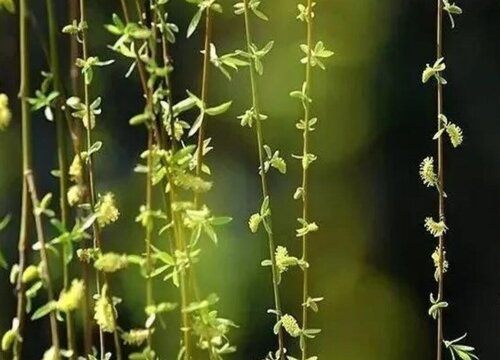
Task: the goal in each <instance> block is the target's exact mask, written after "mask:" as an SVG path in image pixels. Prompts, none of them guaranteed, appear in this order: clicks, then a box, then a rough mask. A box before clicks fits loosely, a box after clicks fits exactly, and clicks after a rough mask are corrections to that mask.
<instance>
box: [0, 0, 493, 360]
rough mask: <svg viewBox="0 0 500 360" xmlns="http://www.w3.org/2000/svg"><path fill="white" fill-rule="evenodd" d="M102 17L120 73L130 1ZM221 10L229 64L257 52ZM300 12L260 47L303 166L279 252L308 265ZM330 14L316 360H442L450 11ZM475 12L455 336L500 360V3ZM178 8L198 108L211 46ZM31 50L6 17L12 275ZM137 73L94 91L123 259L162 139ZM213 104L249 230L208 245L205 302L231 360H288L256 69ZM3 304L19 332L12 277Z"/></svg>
mask: <svg viewBox="0 0 500 360" xmlns="http://www.w3.org/2000/svg"><path fill="white" fill-rule="evenodd" d="M31 3H32V6H33V16H34V19H35V20H36V24H37V30H36V35H34V36H33V44H32V67H31V68H32V79H33V84H32V92H33V91H34V89H35V87H37V86H38V84H39V82H40V75H39V73H40V71H41V70H45V69H46V68H47V64H46V62H45V57H44V55H43V52H42V48H41V47H40V40H43V41H45V37H46V32H45V20H44V17H45V12H44V4H43V3H44V2H42V1H31ZM88 3H89V16H88V22H89V26H90V33H91V34H90V39H91V40H90V41H91V44H90V45H91V55H99V57H100V58H101V59H109V58H114V57H115V54H113V53H112V52H111V51H110V50H108V49H107V48H106V45H107V44H109V43H112V41H113V38H112V36H111V35H110V34H108V33H107V32H106V31H105V30H104V28H103V26H102V25H103V24H104V23H108V22H110V18H111V14H112V13H113V12H114V11H117V9H118V1H111V0H108V1H92V0H89V1H88ZM221 3H222V5H223V6H224V8H225V13H224V14H223V15H220V16H217V18H216V20H215V23H214V42H215V44H216V45H217V49H218V51H219V54H223V53H226V52H230V51H233V50H234V49H237V48H243V46H244V38H243V19H242V18H241V17H236V16H235V15H233V14H232V11H231V10H232V5H233V2H232V1H231V2H230V1H225V0H223V1H221ZM296 3H297V2H296V1H289V0H267V1H263V4H262V9H263V10H264V11H265V12H266V13H267V14H268V15H269V17H270V19H271V21H269V22H268V23H264V22H256V23H255V25H254V29H255V35H254V36H255V41H256V43H258V44H259V45H264V44H265V43H266V42H267V41H269V40H274V41H275V47H274V49H273V50H272V52H271V53H270V55H269V56H268V57H267V58H266V59H265V64H264V66H265V74H264V76H263V77H261V78H260V79H259V82H260V88H261V102H262V108H263V112H264V113H266V114H267V115H269V120H267V121H266V123H265V133H266V138H267V143H268V144H270V145H271V147H272V148H273V149H274V148H279V149H280V150H281V153H282V154H283V155H285V156H286V159H287V160H288V163H289V172H288V174H287V175H286V176H281V175H278V174H275V173H272V174H271V191H272V198H273V204H274V207H273V214H274V224H275V234H276V238H277V241H278V242H279V243H280V244H283V245H286V246H287V247H288V248H289V249H290V251H291V253H292V254H298V253H299V250H300V249H299V246H300V242H299V241H298V240H297V238H295V226H296V218H297V217H298V216H299V214H300V209H299V207H298V206H299V205H298V203H297V202H294V201H293V199H292V194H293V192H294V190H295V188H296V187H297V185H298V184H299V181H300V168H299V163H298V162H296V161H293V160H292V159H291V154H292V153H297V152H299V151H300V149H301V141H302V138H301V134H300V133H299V132H298V131H297V130H296V129H295V122H296V121H297V119H298V118H299V117H300V116H301V109H300V108H299V107H298V106H297V102H296V101H294V100H293V99H291V98H290V97H289V96H288V93H289V92H290V91H291V90H295V89H297V88H299V87H300V85H301V83H302V79H303V75H304V74H303V72H304V71H303V66H302V65H301V64H300V63H299V59H300V58H301V56H302V53H301V51H300V49H299V48H298V45H299V44H301V43H303V42H304V36H305V29H304V27H303V24H302V23H300V22H298V21H296V20H295V16H296V15H297V11H296ZM317 3H318V4H317V7H316V8H317V11H316V19H315V38H316V39H317V40H323V41H324V42H325V44H326V45H327V47H328V48H330V49H332V50H334V51H335V56H334V57H332V58H331V59H330V61H328V65H327V71H325V72H322V71H321V70H319V69H318V70H317V71H315V72H314V85H313V94H314V100H315V101H314V116H318V118H319V123H318V126H317V131H316V132H315V133H313V136H312V151H313V152H314V153H315V154H317V155H318V156H319V160H318V161H317V162H315V164H314V166H313V167H312V168H311V176H312V180H311V181H312V183H311V187H312V189H313V190H312V199H311V204H312V208H311V213H312V217H313V219H314V220H315V221H317V222H318V224H319V225H320V232H318V233H317V234H314V236H313V238H312V239H311V243H310V246H311V257H312V258H311V265H312V267H311V278H312V285H311V286H312V293H313V295H314V296H325V298H326V300H325V301H324V302H323V303H322V306H321V311H320V313H319V314H317V315H313V316H312V320H311V323H312V325H313V326H314V327H321V328H322V329H323V333H322V334H321V335H320V336H319V337H318V339H317V340H315V341H314V342H313V343H312V344H313V345H311V348H312V349H313V351H314V353H317V354H318V355H319V356H320V358H321V359H328V360H330V359H348V360H364V359H370V360H391V359H394V360H396V359H407V360H413V359H415V360H416V359H425V358H430V357H432V356H433V349H434V332H435V330H434V327H435V324H434V322H433V321H432V319H431V318H430V317H429V316H427V308H428V298H429V293H430V292H431V291H434V288H435V283H434V281H433V272H434V268H433V263H432V260H431V258H430V255H431V253H432V251H433V249H434V246H435V242H434V240H433V239H432V238H431V237H430V236H428V235H427V234H426V233H425V230H424V227H423V219H424V218H425V217H426V216H429V215H431V214H434V211H435V208H436V199H435V196H434V193H433V192H432V191H428V190H427V189H426V188H425V187H424V186H423V185H422V184H421V183H420V181H419V178H418V172H417V170H418V165H419V163H420V161H421V159H422V158H424V157H425V156H428V155H432V154H434V151H435V143H434V142H433V141H432V140H431V138H432V135H433V134H434V129H435V121H434V119H435V91H434V87H433V86H432V85H427V86H423V85H422V84H421V81H420V75H421V71H422V69H423V67H424V66H425V63H431V62H433V61H434V60H435V50H434V49H435V45H434V41H435V21H434V19H435V1H431V0H428V1H421V0H420V1H417V0H405V1H401V0H359V1H352V0H329V1H317ZM59 5H60V6H58V9H57V10H58V16H59V18H60V21H59V23H60V24H61V26H62V25H63V24H65V23H67V22H68V21H67V20H66V19H67V13H68V9H67V1H62V0H60V1H59ZM459 5H460V6H461V7H462V8H463V10H464V15H462V16H460V17H459V18H457V19H456V20H457V28H456V29H454V30H451V29H449V26H448V25H449V22H448V21H447V19H445V20H446V21H445V24H446V31H445V54H446V63H447V65H448V69H447V70H446V78H447V79H448V81H449V85H447V86H446V87H445V112H446V114H447V115H448V117H449V118H450V119H452V121H454V122H456V123H458V124H459V125H460V126H462V128H463V129H464V133H465V142H464V146H463V147H461V148H459V149H458V150H455V151H452V150H451V149H450V148H449V147H447V149H446V152H445V157H446V158H445V159H446V189H447V194H448V204H447V215H448V216H447V223H448V225H449V226H450V228H451V230H450V231H449V236H448V249H447V251H448V258H449V261H450V272H449V274H448V276H447V277H446V285H445V286H446V289H445V293H446V298H447V300H448V301H449V302H450V308H449V309H448V310H446V312H445V316H446V318H445V334H446V337H448V338H456V337H458V336H460V335H462V334H463V332H465V331H467V332H468V333H469V337H468V339H469V340H468V342H470V343H471V344H474V345H475V346H476V347H477V348H478V350H477V354H478V355H479V356H480V357H481V358H482V359H494V358H496V357H498V354H500V342H499V341H498V336H499V334H500V291H499V290H500V272H499V271H498V269H499V268H500V243H499V240H500V237H499V235H500V231H499V230H500V227H499V225H498V218H499V215H500V211H499V210H500V208H499V199H500V196H499V195H500V187H499V183H500V151H499V146H498V142H499V140H500V138H499V134H500V132H499V131H500V126H499V121H498V120H499V119H498V116H499V110H500V109H499V108H500V41H498V36H499V33H500V22H499V21H498V19H499V16H500V2H498V1H497V0H475V1H472V0H461V1H460V4H459ZM170 9H171V10H170V16H169V20H170V21H172V22H174V23H176V24H178V25H179V26H180V28H181V34H180V35H179V37H178V42H177V44H175V45H174V46H173V47H172V56H173V59H174V66H175V72H174V74H173V82H174V96H175V98H176V99H182V98H183V97H184V96H185V90H186V89H190V90H192V91H194V92H199V86H200V85H199V84H200V76H201V74H200V69H201V60H202V56H201V54H200V53H199V50H200V48H201V46H202V39H201V37H200V34H199V33H197V34H196V35H195V36H193V37H192V38H191V39H189V40H185V39H184V36H183V35H184V34H185V29H186V27H187V24H188V23H189V20H190V18H191V16H192V14H193V13H194V8H193V6H191V5H189V4H187V3H186V2H184V1H180V0H172V1H171V4H170ZM17 36H18V30H17V19H16V17H13V16H10V15H8V14H6V13H5V12H2V13H0V92H5V93H7V94H8V95H9V97H10V99H11V106H12V110H13V113H14V121H13V124H12V126H11V128H10V129H9V130H8V131H7V132H2V133H0V215H3V214H5V213H12V214H13V215H14V219H13V220H14V221H13V222H12V223H11V226H9V229H8V231H6V232H4V233H2V235H1V237H0V247H1V249H2V250H3V251H4V252H5V253H6V254H7V255H8V259H9V261H10V263H11V264H12V263H13V262H15V261H16V241H17V230H16V229H17V227H18V223H19V220H18V215H17V214H19V210H20V209H19V204H20V189H21V177H20V175H21V168H20V166H21V157H20V126H19V106H18V104H17V103H16V101H15V96H16V93H17V87H18V75H17V73H18V66H17V64H18V45H17ZM60 41H61V44H62V46H63V53H64V54H67V53H68V40H67V37H65V36H62V35H61V36H60ZM68 57H69V55H68ZM65 63H66V65H68V63H69V60H68V61H66V62H65ZM127 66H128V64H127V63H125V62H123V61H122V60H121V59H119V60H118V61H117V63H115V64H114V65H113V66H110V67H108V68H106V69H105V70H98V72H97V74H96V81H95V83H94V89H93V92H94V94H96V95H97V94H98V95H100V96H102V97H103V115H102V116H101V117H100V118H99V119H98V126H97V134H96V136H95V138H96V139H99V140H102V141H103V142H104V144H105V145H104V148H103V150H102V151H101V152H100V154H99V157H98V159H97V170H96V172H97V178H98V180H97V184H98V190H99V191H102V192H105V191H113V192H115V193H116V194H117V198H118V203H119V207H120V211H121V213H122V216H121V218H120V220H119V221H118V222H117V224H116V225H115V226H112V227H110V228H109V230H108V229H106V231H105V235H104V238H105V242H104V247H105V249H106V250H113V251H118V252H134V251H135V252H138V251H142V247H143V230H142V228H141V227H140V226H139V225H138V224H136V223H135V222H134V218H135V216H136V214H137V212H138V208H139V206H140V204H141V203H142V202H143V198H144V193H143V188H144V186H143V182H144V180H143V178H142V177H141V176H140V175H137V174H135V173H134V172H133V168H134V166H135V164H136V162H137V160H138V154H139V153H140V151H141V149H143V148H144V147H145V146H146V145H145V140H146V134H145V132H144V131H143V129H140V128H132V127H130V126H129V125H128V119H129V118H130V117H131V116H132V115H134V114H136V113H139V112H141V111H142V106H143V101H142V99H141V97H140V96H141V95H140V88H139V84H138V82H137V79H136V77H135V76H134V77H133V79H125V78H124V76H123V75H124V73H125V72H126V69H127ZM67 80H68V81H69V78H68V79H67ZM209 93H210V95H209V102H210V103H213V104H216V103H220V102H222V101H226V100H228V99H233V100H234V102H233V106H232V107H231V109H230V112H229V113H227V114H225V115H224V116H222V117H219V118H213V119H210V122H208V123H207V133H208V136H210V137H212V143H213V145H214V146H215V151H214V152H213V153H211V155H210V156H209V158H208V162H209V163H210V165H211V166H212V170H213V178H214V181H215V187H214V189H213V190H212V192H211V193H210V194H209V196H208V199H207V201H208V202H209V204H210V205H211V207H212V208H213V211H214V212H215V213H217V214H230V215H231V216H233V218H234V220H233V222H232V223H231V224H230V225H229V226H228V227H226V228H225V229H224V231H223V234H222V236H221V239H222V240H221V241H220V244H219V246H218V247H217V248H215V247H214V246H212V244H211V243H208V242H206V243H204V244H203V254H202V261H201V263H200V264H199V266H198V268H199V270H198V272H199V274H200V277H201V279H200V283H201V284H202V289H203V291H204V293H206V294H208V293H210V292H217V293H218V294H219V295H220V297H221V301H220V303H219V305H218V308H219V309H220V314H221V315H222V316H224V317H229V318H231V319H233V320H234V321H235V322H236V323H237V324H238V325H239V328H238V329H236V330H234V331H233V333H232V341H233V342H234V343H235V344H236V345H237V346H238V349H239V350H238V352H237V353H236V354H234V355H231V356H229V357H228V358H230V359H245V360H247V359H261V358H263V357H264V356H265V354H266V353H267V352H268V351H269V350H272V349H273V348H274V337H273V335H272V324H273V318H272V317H271V316H269V315H267V314H266V309H268V308H271V307H272V290H271V286H270V285H271V282H270V274H269V272H268V269H266V268H262V267H260V265H259V264H260V261H261V260H262V259H264V258H266V256H267V243H266V239H265V238H264V236H263V234H260V235H259V236H252V235H251V234H250V233H249V231H248V228H247V219H248V216H249V215H250V214H251V213H252V212H254V211H255V209H256V208H257V207H258V206H259V204H260V200H259V196H258V194H259V192H260V190H259V180H258V177H257V158H256V144H255V138H254V133H253V131H250V130H248V128H242V127H241V126H240V125H239V121H238V120H237V119H236V116H237V115H240V114H241V113H243V112H244V110H245V109H247V108H248V107H249V102H250V98H249V96H250V94H249V83H248V73H247V71H245V70H243V71H240V72H239V73H237V74H235V75H234V76H233V80H232V81H231V82H228V81H227V80H226V79H225V78H224V77H223V76H222V75H221V74H220V73H219V72H218V71H216V70H213V71H212V74H211V77H210V91H209ZM190 121H192V119H190ZM33 124H34V138H35V140H34V141H35V149H36V150H35V153H34V164H35V168H36V173H37V174H38V185H39V188H40V192H41V193H45V192H49V191H52V192H56V191H57V188H56V185H57V184H56V180H55V179H54V178H52V177H51V176H50V175H49V173H48V172H49V170H50V169H53V168H55V167H56V154H55V139H54V133H55V130H54V127H53V124H51V123H49V122H47V121H45V120H44V119H43V118H42V115H41V113H37V114H35V115H34V118H33ZM32 240H33V239H32ZM158 241H161V240H158ZM77 273H78V272H77V269H76V268H75V276H76V274H77ZM59 280H60V279H59ZM113 283H114V284H113V286H114V289H115V293H116V295H118V296H121V297H124V299H125V301H124V303H123V304H121V305H120V306H119V311H120V317H119V322H120V324H121V325H122V326H123V327H124V328H128V327H130V326H139V325H140V324H141V323H142V322H143V320H144V318H143V316H142V308H143V301H144V289H143V281H142V279H141V278H140V276H139V275H138V274H137V273H136V272H135V271H134V269H129V270H126V271H125V272H124V273H122V274H120V275H119V276H116V277H114V278H113ZM300 285H301V277H300V274H299V272H297V271H290V272H289V273H287V274H286V276H285V277H284V280H283V282H282V286H281V289H282V291H283V302H284V309H285V311H286V312H291V313H292V314H295V315H296V316H299V313H298V309H299V305H300V296H301V295H300V294H301V291H300ZM0 295H1V299H0V305H1V306H0V333H3V332H4V331H5V330H6V329H8V328H9V327H10V321H11V319H12V317H13V316H14V309H15V297H14V293H13V290H12V287H11V286H10V284H9V282H8V272H6V271H0ZM156 297H157V299H158V300H167V301H176V298H177V292H176V290H175V289H173V288H172V286H171V285H170V284H168V285H162V284H158V286H157V288H156ZM177 327H178V325H177V319H176V318H175V316H174V315H171V316H170V315H169V317H167V329H166V330H165V331H161V332H159V333H158V336H157V339H158V341H157V342H158V344H159V346H163V347H164V348H165V349H166V348H167V347H169V348H170V350H165V349H163V354H164V356H165V358H166V359H172V358H173V353H172V350H173V349H174V348H175V347H176V345H177ZM27 336H28V339H30V340H29V341H28V344H29V346H27V347H26V349H27V353H26V359H37V358H40V356H41V355H40V354H41V353H42V351H43V349H45V348H47V347H48V344H49V334H48V331H47V324H46V321H45V320H41V321H37V322H35V323H30V325H29V326H28V328H27ZM33 339H36V340H33ZM160 339H161V341H160ZM163 339H167V340H165V341H163ZM160 344H161V345H160ZM289 348H290V349H291V350H296V344H292V342H290V346H289ZM294 353H296V352H294ZM1 356H2V355H0V359H1Z"/></svg>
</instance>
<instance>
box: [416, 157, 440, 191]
mask: <svg viewBox="0 0 500 360" xmlns="http://www.w3.org/2000/svg"><path fill="white" fill-rule="evenodd" d="M419 174H420V179H422V182H423V183H424V185H425V186H427V187H434V186H437V184H438V176H437V174H436V172H435V171H434V158H433V157H432V156H428V157H426V158H425V159H424V160H422V162H421V163H420V169H419Z"/></svg>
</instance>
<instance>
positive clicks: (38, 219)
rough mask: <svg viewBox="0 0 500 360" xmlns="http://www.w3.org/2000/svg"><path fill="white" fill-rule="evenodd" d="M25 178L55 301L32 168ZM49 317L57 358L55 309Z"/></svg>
mask: <svg viewBox="0 0 500 360" xmlns="http://www.w3.org/2000/svg"><path fill="white" fill-rule="evenodd" d="M24 178H25V181H26V183H27V185H28V190H29V193H30V194H31V204H32V208H33V215H34V218H35V229H36V237H37V240H38V243H39V245H40V257H41V260H42V279H43V281H44V283H45V287H46V289H47V297H48V300H49V302H54V288H53V287H52V279H51V276H50V265H49V256H48V254H47V247H46V244H47V243H46V241H45V234H44V232H43V224H42V217H41V214H40V212H39V211H37V209H38V207H39V206H40V203H39V201H38V194H37V190H36V186H35V181H34V179H33V172H32V170H31V169H27V170H25V172H24ZM49 319H50V332H51V337H52V346H53V347H54V351H55V356H56V358H57V359H60V342H59V332H58V329H57V319H56V314H55V313H54V312H53V311H52V312H51V313H50V314H49Z"/></svg>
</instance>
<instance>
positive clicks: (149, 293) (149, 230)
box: [146, 128, 154, 347]
mask: <svg viewBox="0 0 500 360" xmlns="http://www.w3.org/2000/svg"><path fill="white" fill-rule="evenodd" d="M153 150H154V149H153V131H152V129H150V128H148V173H147V176H146V213H147V214H148V215H147V216H148V219H147V221H146V269H147V270H146V274H147V278H146V306H151V305H153V304H154V299H153V279H152V278H151V276H150V275H151V270H152V268H153V263H152V257H151V256H152V255H151V245H152V242H153V241H152V237H153V223H152V219H151V218H150V214H151V211H152V202H153V180H152V176H153ZM152 342H153V333H152V331H151V330H148V346H149V347H151V346H152Z"/></svg>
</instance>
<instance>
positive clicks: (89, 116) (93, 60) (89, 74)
mask: <svg viewBox="0 0 500 360" xmlns="http://www.w3.org/2000/svg"><path fill="white" fill-rule="evenodd" d="M79 5H80V8H79V11H80V22H79V24H78V26H77V29H76V32H77V33H78V34H79V36H81V40H80V42H81V45H82V58H81V59H78V60H77V65H79V66H80V67H81V68H82V73H83V80H84V81H83V83H84V87H83V89H84V104H83V107H82V108H81V110H83V112H84V116H83V117H82V120H84V121H83V122H84V126H85V128H86V140H87V141H86V148H87V155H86V162H87V166H86V169H87V179H88V185H89V200H90V201H89V202H90V208H91V209H92V211H95V210H96V206H97V205H98V204H97V193H96V188H95V178H94V164H93V157H94V154H93V152H92V151H91V149H92V147H93V146H94V143H93V140H92V129H93V127H94V122H95V116H96V114H97V113H98V111H97V108H98V106H99V105H100V100H95V101H91V98H90V84H91V82H92V78H93V69H92V67H93V66H105V65H108V64H109V62H100V61H99V59H98V58H97V57H90V56H89V53H88V40H87V27H88V25H87V21H86V7H85V0H80V3H79ZM78 103H79V102H78ZM104 199H107V200H108V202H109V203H110V205H111V203H112V202H113V200H112V197H108V198H106V197H104ZM110 207H111V206H110ZM114 220H115V219H112V221H114ZM92 230H93V247H94V249H95V250H100V249H101V229H100V224H99V221H94V223H93V224H92ZM101 278H102V281H101ZM101 283H102V285H103V287H102V289H105V290H106V291H103V292H101ZM96 287H97V289H96V290H97V291H96V292H97V297H98V299H101V300H102V303H104V304H105V305H106V304H110V306H111V308H112V311H111V316H112V318H113V319H112V322H113V326H112V327H111V329H107V330H111V332H112V333H113V339H114V344H115V351H116V353H115V356H116V358H117V359H119V360H120V359H121V358H122V352H121V343H120V338H119V335H118V328H117V325H116V313H115V311H114V305H113V297H112V295H111V292H110V290H109V284H108V281H107V276H106V274H105V273H104V272H102V273H101V272H100V271H96ZM96 306H97V305H96ZM96 320H97V321H98V322H99V318H98V314H96ZM100 325H101V324H100ZM99 350H100V357H101V359H104V356H105V343H104V333H103V327H102V326H99Z"/></svg>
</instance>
